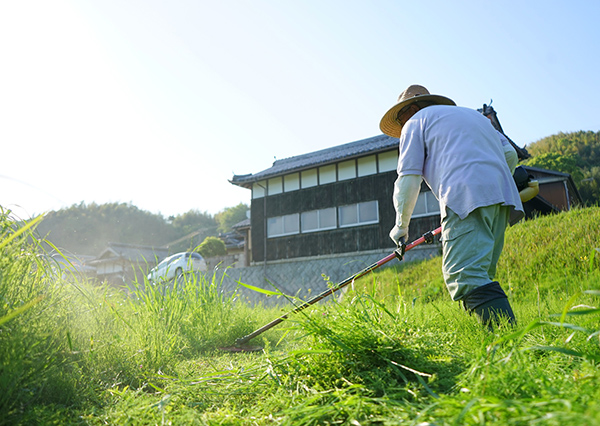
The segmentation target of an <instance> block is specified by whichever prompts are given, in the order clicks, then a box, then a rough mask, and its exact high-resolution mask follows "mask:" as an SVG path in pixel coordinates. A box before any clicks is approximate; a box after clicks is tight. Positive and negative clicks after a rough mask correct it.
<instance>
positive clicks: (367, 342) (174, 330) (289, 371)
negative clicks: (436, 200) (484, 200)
mask: <svg viewBox="0 0 600 426" xmlns="http://www.w3.org/2000/svg"><path fill="white" fill-rule="evenodd" d="M598 223H600V209H598V208H589V209H582V210H575V211H572V212H569V213H564V214H560V215H556V216H552V217H543V218H539V219H536V220H532V221H528V222H524V223H521V224H519V225H517V226H516V227H513V228H511V229H510V230H509V231H508V234H507V239H506V248H505V252H504V254H503V256H502V258H501V260H500V266H499V277H498V278H499V280H500V282H501V284H503V286H504V288H505V289H506V290H508V291H507V292H508V293H509V297H510V299H511V304H512V305H513V308H514V310H515V314H516V316H517V318H518V322H519V323H518V326H517V327H516V328H514V329H510V328H505V327H504V328H501V329H499V330H497V331H496V332H495V333H489V332H487V331H486V330H485V329H484V328H483V327H481V326H480V325H479V324H478V323H477V321H476V319H475V318H474V317H470V316H468V315H467V314H465V312H464V311H462V310H461V308H460V307H459V305H458V304H455V303H452V302H451V301H450V300H449V296H448V295H447V292H446V290H445V288H444V285H443V281H442V279H441V273H440V264H439V258H435V259H431V260H429V261H424V262H418V263H412V264H399V265H398V266H397V267H394V268H388V269H385V270H381V271H377V272H376V273H373V274H370V275H368V276H366V277H364V278H363V279H361V280H360V281H357V283H355V285H354V289H353V290H352V291H348V292H347V293H346V294H345V296H344V298H343V300H341V301H335V300H334V299H333V298H332V299H330V300H328V301H326V302H325V301H324V302H325V303H320V304H317V305H314V306H312V307H311V308H310V309H306V310H305V311H302V312H301V313H299V314H297V315H293V316H291V317H290V318H289V319H288V320H286V321H285V322H284V323H282V324H280V325H279V326H278V327H275V328H273V329H271V330H269V331H267V332H266V333H264V334H262V335H261V336H259V337H257V338H256V339H255V340H256V341H255V342H253V343H258V344H263V345H265V350H264V351H263V352H262V353H248V354H246V353H234V354H232V353H224V352H220V351H218V350H217V349H216V348H217V347H219V346H227V345H231V344H232V343H233V342H234V341H235V340H236V339H237V338H239V337H241V336H244V335H247V334H248V333H250V332H251V331H253V330H255V329H257V328H258V327H260V326H262V325H264V324H266V323H268V322H270V321H271V320H273V319H274V318H277V317H279V316H280V315H281V314H282V312H288V311H289V310H290V309H291V306H286V307H283V308H282V307H279V308H277V307H276V308H264V307H261V306H256V307H251V306H249V305H247V304H245V303H243V302H241V301H239V300H238V299H237V298H236V295H235V293H233V294H232V293H225V292H223V290H222V286H221V283H219V282H217V281H216V280H215V278H214V276H213V277H207V278H205V277H196V276H194V275H190V276H186V278H185V279H182V280H179V281H177V282H174V283H171V284H170V285H168V286H153V285H150V284H149V283H147V282H145V281H140V282H134V283H130V284H129V295H127V294H126V293H125V292H123V291H121V290H120V289H115V288H113V287H108V286H106V287H97V286H93V285H90V283H87V282H85V281H83V280H77V281H75V282H73V281H66V280H64V279H62V278H61V276H62V274H61V273H57V271H56V270H55V269H54V268H53V266H52V265H51V264H49V263H47V262H46V260H45V259H46V257H44V256H40V254H41V251H40V250H41V248H40V244H39V242H38V241H37V240H36V239H35V237H34V234H33V230H34V228H35V224H31V225H29V226H28V225H27V224H25V225H23V224H16V223H14V222H12V221H10V220H9V219H8V218H7V217H6V215H4V216H2V218H0V227H1V228H0V229H1V235H2V236H3V239H2V242H1V243H0V296H1V301H2V305H0V330H1V331H0V362H1V364H0V366H1V370H0V381H1V382H0V383H1V384H2V389H3V394H2V395H0V424H36V423H37V424H88V425H100V424H131V425H136V424H140V425H142V424H143V425H145V424H220V425H240V424H242V425H273V424H277V425H320V424H347V425H357V424H360V425H366V424H377V425H393V424H403V423H406V424H415V425H417V424H435V425H456V424H460V425H483V424H485V425H510V424H514V425H519V424H544V425H553V424H556V425H559V424H560V425H561V426H565V425H581V424H586V425H594V424H600V414H599V413H600V403H599V402H598V401H600V390H599V388H598V387H597V386H596V383H598V380H599V379H600V372H599V369H598V362H599V361H600V340H599V339H600V331H599V329H600V327H599V326H598V323H599V321H598V318H599V316H600V313H599V311H598V309H597V308H598V306H599V305H600V303H599V301H600V268H599V264H600V262H599V260H600V259H599V257H600V256H595V255H594V252H595V250H594V249H595V248H596V247H600V229H599V228H598V226H597V224H598ZM23 229H24V230H23ZM564 229H569V233H568V234H566V233H565V232H564ZM19 230H22V231H19ZM59 272H60V271H59Z"/></svg>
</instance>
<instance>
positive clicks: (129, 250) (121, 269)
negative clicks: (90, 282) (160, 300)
mask: <svg viewBox="0 0 600 426" xmlns="http://www.w3.org/2000/svg"><path fill="white" fill-rule="evenodd" d="M167 255H168V249H167V248H157V247H151V246H142V245H134V244H124V243H108V247H107V248H106V249H104V250H103V251H102V253H100V255H99V256H98V257H97V258H95V259H94V260H92V261H91V262H89V265H90V266H93V267H95V268H96V276H97V278H98V279H99V280H101V281H107V282H109V283H115V284H121V283H123V282H124V281H130V280H133V279H134V278H136V277H137V279H138V280H139V281H143V277H145V276H146V274H147V273H148V272H149V271H150V269H152V268H153V267H154V266H156V265H157V264H158V263H159V262H160V261H161V260H163V259H164V258H166V257H167Z"/></svg>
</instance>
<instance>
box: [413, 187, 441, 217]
mask: <svg viewBox="0 0 600 426" xmlns="http://www.w3.org/2000/svg"><path fill="white" fill-rule="evenodd" d="M436 214H440V203H439V202H438V200H437V199H436V198H435V196H434V195H433V193H432V192H431V191H425V192H421V193H419V198H417V204H416V205H415V209H414V210H413V214H412V215H413V217H422V216H433V215H436Z"/></svg>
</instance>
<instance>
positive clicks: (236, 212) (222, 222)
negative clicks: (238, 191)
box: [215, 203, 250, 232]
mask: <svg viewBox="0 0 600 426" xmlns="http://www.w3.org/2000/svg"><path fill="white" fill-rule="evenodd" d="M248 210H250V207H248V206H247V205H246V204H244V203H240V204H238V205H237V206H234V207H229V208H226V209H224V210H223V211H221V212H219V213H217V215H216V216H215V219H216V221H217V223H218V224H219V228H218V231H219V232H229V231H231V227H232V226H233V225H235V224H236V223H239V222H241V221H243V220H244V219H246V213H247V212H248Z"/></svg>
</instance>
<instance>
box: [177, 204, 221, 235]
mask: <svg viewBox="0 0 600 426" xmlns="http://www.w3.org/2000/svg"><path fill="white" fill-rule="evenodd" d="M171 224H172V225H173V228H175V230H176V231H177V234H178V235H181V236H183V235H188V234H190V233H192V232H200V234H199V239H200V240H203V239H204V238H206V237H207V236H208V235H215V234H216V229H217V221H216V220H215V218H214V217H213V216H212V215H210V214H209V213H207V212H199V211H197V210H190V211H189V212H187V213H184V214H181V215H178V216H175V217H173V218H171Z"/></svg>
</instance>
